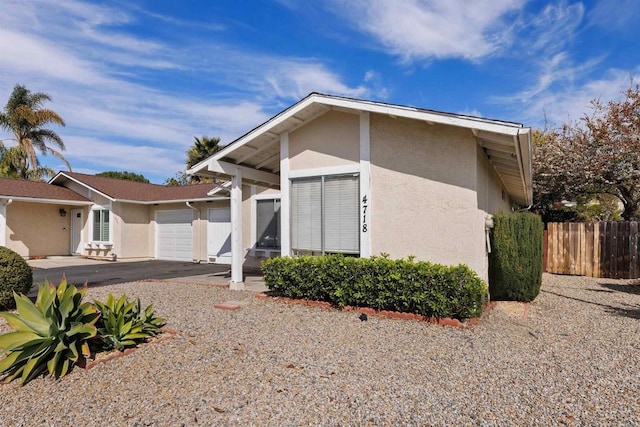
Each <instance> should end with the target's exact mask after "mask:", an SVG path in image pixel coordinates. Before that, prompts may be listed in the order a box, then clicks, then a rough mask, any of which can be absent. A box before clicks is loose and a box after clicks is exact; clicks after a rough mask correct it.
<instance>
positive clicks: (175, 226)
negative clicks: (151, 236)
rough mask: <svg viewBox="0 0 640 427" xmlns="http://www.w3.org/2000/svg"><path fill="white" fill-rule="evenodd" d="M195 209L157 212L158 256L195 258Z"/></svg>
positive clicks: (172, 258) (160, 257)
mask: <svg viewBox="0 0 640 427" xmlns="http://www.w3.org/2000/svg"><path fill="white" fill-rule="evenodd" d="M192 222H193V211H191V210H189V209H187V210H179V211H158V212H157V213H156V223H157V233H156V237H157V238H156V258H158V259H166V260H175V261H191V260H192V259H193V228H192V225H191V224H192Z"/></svg>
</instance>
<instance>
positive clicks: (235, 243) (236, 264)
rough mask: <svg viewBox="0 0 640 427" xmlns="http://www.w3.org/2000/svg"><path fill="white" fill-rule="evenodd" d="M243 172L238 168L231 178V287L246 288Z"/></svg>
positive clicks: (236, 288)
mask: <svg viewBox="0 0 640 427" xmlns="http://www.w3.org/2000/svg"><path fill="white" fill-rule="evenodd" d="M243 263H244V251H243V249H242V172H241V171H240V170H236V171H235V174H234V175H233V178H232V179H231V281H230V282H229V288H230V289H234V290H240V291H241V290H244V282H243V275H242V264H243Z"/></svg>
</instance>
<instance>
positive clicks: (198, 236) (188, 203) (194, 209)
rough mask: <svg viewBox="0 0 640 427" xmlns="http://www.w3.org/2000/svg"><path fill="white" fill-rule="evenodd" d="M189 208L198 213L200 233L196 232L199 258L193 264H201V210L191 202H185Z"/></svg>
mask: <svg viewBox="0 0 640 427" xmlns="http://www.w3.org/2000/svg"><path fill="white" fill-rule="evenodd" d="M185 204H186V205H187V207H188V208H189V209H191V210H193V211H195V212H196V219H197V221H198V231H197V232H196V248H198V249H197V250H198V257H197V258H194V259H193V262H194V263H196V264H200V209H198V208H194V207H193V206H191V202H185Z"/></svg>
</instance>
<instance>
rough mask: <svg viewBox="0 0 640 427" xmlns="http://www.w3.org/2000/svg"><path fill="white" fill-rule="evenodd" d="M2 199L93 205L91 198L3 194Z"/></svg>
mask: <svg viewBox="0 0 640 427" xmlns="http://www.w3.org/2000/svg"><path fill="white" fill-rule="evenodd" d="M0 199H3V200H13V201H16V202H29V203H47V204H55V205H71V206H91V205H93V202H92V201H90V200H87V201H83V200H66V199H46V198H38V197H24V196H9V195H2V196H0Z"/></svg>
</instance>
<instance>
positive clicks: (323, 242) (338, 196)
mask: <svg viewBox="0 0 640 427" xmlns="http://www.w3.org/2000/svg"><path fill="white" fill-rule="evenodd" d="M359 186H360V180H359V177H358V175H353V174H351V175H331V176H321V177H313V178H304V179H295V180H292V181H291V248H292V249H293V250H294V251H295V252H297V253H309V252H310V253H347V254H358V253H359V252H360V228H359V224H360V222H359V221H360V216H359V209H358V208H359V203H358V202H359V191H360V189H359Z"/></svg>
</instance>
